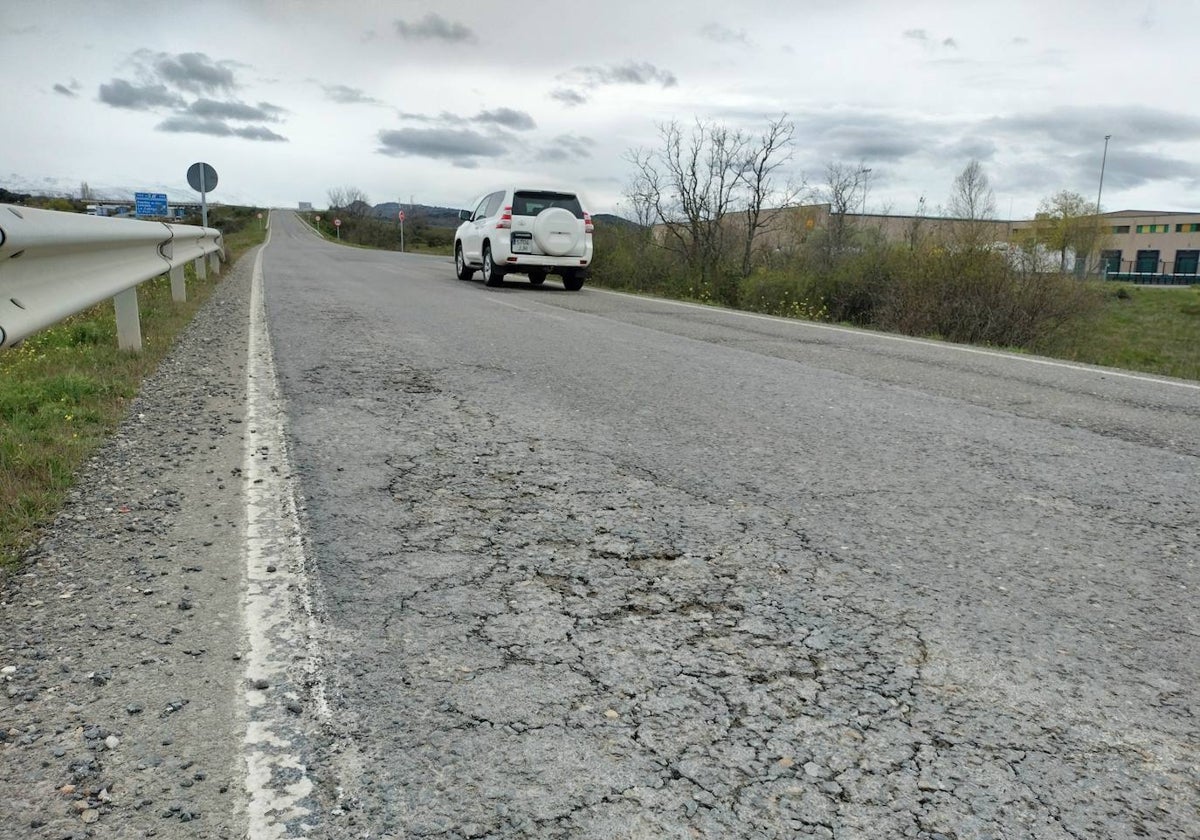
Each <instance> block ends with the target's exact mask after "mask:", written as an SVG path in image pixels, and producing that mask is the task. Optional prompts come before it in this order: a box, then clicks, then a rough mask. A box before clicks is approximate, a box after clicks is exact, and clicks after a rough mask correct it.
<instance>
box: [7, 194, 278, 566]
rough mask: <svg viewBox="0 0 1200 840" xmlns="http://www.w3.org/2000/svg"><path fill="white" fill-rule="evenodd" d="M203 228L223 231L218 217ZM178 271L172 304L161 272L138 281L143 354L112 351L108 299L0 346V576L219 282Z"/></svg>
mask: <svg viewBox="0 0 1200 840" xmlns="http://www.w3.org/2000/svg"><path fill="white" fill-rule="evenodd" d="M210 224H211V225H213V226H214V227H221V218H220V215H219V214H218V215H217V216H216V218H214V219H212V220H211V221H210ZM230 227H231V228H232V227H233V226H232V225H231V226H230ZM265 237H266V231H265V230H264V229H263V227H262V226H261V225H259V224H257V223H254V224H245V225H243V226H241V227H240V229H238V230H236V231H232V232H230V233H229V234H228V235H226V236H225V246H226V249H227V251H228V255H229V262H228V263H226V265H225V266H224V267H223V270H224V271H227V270H228V267H229V266H230V265H232V264H233V263H234V262H236V260H237V259H238V258H239V257H240V256H241V255H242V254H244V253H245V252H246V251H247V250H248V249H250V248H252V247H254V246H255V245H258V244H259V243H261V242H262V241H263V240H264V239H265ZM185 274H186V277H187V297H188V299H187V302H186V303H182V304H176V303H175V302H174V301H172V300H171V283H170V280H169V279H168V278H166V277H159V278H156V279H154V280H150V281H148V282H146V283H143V284H142V285H141V286H139V287H138V308H139V310H140V313H141V324H142V350H141V352H138V353H130V352H127V351H123V350H118V349H117V327H116V319H115V317H114V314H113V305H112V302H111V301H108V302H105V303H102V304H99V305H97V306H95V307H93V308H91V309H89V310H86V311H84V312H80V313H78V314H77V315H73V316H72V317H70V318H68V319H67V320H66V321H63V322H62V323H60V324H57V325H56V326H54V327H52V328H50V329H48V330H45V331H43V332H41V333H38V334H37V335H33V336H30V337H29V338H27V339H26V340H25V341H23V342H22V343H21V344H20V345H19V346H17V347H14V348H10V349H8V350H0V573H3V572H5V571H11V570H12V569H14V568H15V566H16V562H17V558H18V557H19V556H20V554H21V552H22V551H23V550H24V549H25V548H27V547H28V546H29V545H30V544H31V543H32V542H33V540H34V539H35V538H36V536H37V531H38V529H39V527H41V526H44V525H46V524H48V523H49V522H50V521H51V519H52V518H53V516H54V515H55V513H57V511H58V510H59V509H60V508H61V506H62V502H63V498H64V496H65V495H66V493H67V491H68V490H70V488H71V486H72V485H73V483H74V477H75V473H76V471H77V470H78V468H79V466H80V465H81V464H82V463H83V462H84V461H85V460H87V458H88V457H89V456H90V455H91V454H92V452H93V451H95V449H96V448H97V447H98V446H100V444H102V443H103V442H104V441H105V440H106V439H107V438H108V437H109V435H111V434H112V432H113V430H114V429H116V427H117V425H118V424H119V423H120V422H121V419H122V418H123V417H124V415H125V412H126V410H127V408H128V403H129V400H131V399H132V398H133V397H134V396H136V395H137V393H138V391H139V390H140V388H141V385H142V380H144V379H145V378H146V377H147V376H148V375H150V374H151V373H153V372H154V370H155V368H156V367H157V366H158V363H159V362H160V361H161V360H162V358H163V357H164V356H166V355H167V353H168V352H170V350H171V347H172V346H173V345H174V344H175V339H176V337H177V336H178V335H179V333H180V331H182V330H183V328H184V327H185V326H187V324H188V323H189V322H190V321H191V319H192V317H193V316H194V315H195V313H196V310H198V309H199V308H200V307H201V306H202V305H203V304H204V302H205V301H206V300H208V297H209V295H211V294H212V291H213V289H215V288H216V286H217V285H218V284H219V283H220V277H219V276H218V275H216V274H214V273H212V272H209V274H208V277H207V279H204V280H199V279H197V278H196V275H195V271H194V269H193V267H192V266H191V265H189V266H188V267H187V268H186V270H185Z"/></svg>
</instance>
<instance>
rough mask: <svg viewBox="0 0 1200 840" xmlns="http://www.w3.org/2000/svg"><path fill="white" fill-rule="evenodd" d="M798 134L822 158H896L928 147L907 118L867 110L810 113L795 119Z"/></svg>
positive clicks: (870, 159) (878, 159)
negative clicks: (806, 139) (806, 140)
mask: <svg viewBox="0 0 1200 840" xmlns="http://www.w3.org/2000/svg"><path fill="white" fill-rule="evenodd" d="M795 122H796V134H797V136H798V137H805V138H809V141H808V143H809V146H810V148H812V149H814V150H815V151H818V152H819V153H820V154H821V155H822V157H823V158H824V159H826V160H864V161H867V162H868V163H871V162H881V161H887V162H891V161H898V160H901V159H903V158H906V157H908V156H910V155H913V154H915V153H917V152H919V151H921V150H922V149H923V148H928V144H929V142H930V139H929V138H927V137H923V136H922V131H923V130H924V131H930V129H928V128H926V129H922V128H921V127H917V126H914V125H913V123H912V122H911V121H909V120H904V119H899V118H895V117H891V116H888V115H884V114H875V113H869V112H848V113H837V112H834V113H829V112H823V113H820V112H811V113H805V114H800V115H799V116H797V117H796V118H795Z"/></svg>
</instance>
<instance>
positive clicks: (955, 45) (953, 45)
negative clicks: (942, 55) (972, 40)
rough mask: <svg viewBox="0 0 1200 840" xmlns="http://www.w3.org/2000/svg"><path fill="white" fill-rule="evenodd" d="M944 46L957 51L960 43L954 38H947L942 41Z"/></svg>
mask: <svg viewBox="0 0 1200 840" xmlns="http://www.w3.org/2000/svg"><path fill="white" fill-rule="evenodd" d="M942 46H943V47H949V48H950V49H957V48H958V41H955V40H954V39H953V38H945V39H943V40H942Z"/></svg>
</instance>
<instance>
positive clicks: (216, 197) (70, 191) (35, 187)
mask: <svg viewBox="0 0 1200 840" xmlns="http://www.w3.org/2000/svg"><path fill="white" fill-rule="evenodd" d="M87 184H88V191H89V192H90V193H91V198H93V199H98V200H100V201H129V202H132V201H133V194H134V193H139V192H150V193H164V194H165V195H166V196H167V201H169V202H171V203H172V204H174V203H179V204H191V203H192V202H194V201H199V200H200V194H199V193H197V192H193V191H192V190H190V189H188V188H187V187H182V188H181V187H179V186H178V185H176V186H168V185H167V184H162V183H159V184H154V183H141V184H138V185H137V186H133V187H131V186H127V185H116V184H111V183H104V182H103V181H92V180H89V181H88V182H87ZM82 186H83V185H82V183H81V182H79V181H73V180H71V179H69V178H59V177H55V176H47V177H45V178H23V177H21V176H20V175H16V174H14V173H9V174H7V175H4V174H0V187H3V188H4V189H7V190H8V191H9V192H14V193H26V194H28V195H39V196H48V197H52V198H79V191H80V189H81V187H82ZM208 202H209V204H213V205H217V204H240V205H243V206H246V207H254V206H256V205H255V204H254V203H253V202H252V201H249V200H248V199H247V197H246V196H245V195H243V194H242V193H240V192H239V191H237V190H235V189H230V188H229V186H228V185H226V184H221V185H220V186H218V187H217V189H215V190H213V192H211V193H209V194H208Z"/></svg>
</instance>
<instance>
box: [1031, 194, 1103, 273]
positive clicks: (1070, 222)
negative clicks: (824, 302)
mask: <svg viewBox="0 0 1200 840" xmlns="http://www.w3.org/2000/svg"><path fill="white" fill-rule="evenodd" d="M1095 210H1096V206H1095V204H1094V203H1093V202H1090V201H1088V199H1086V198H1084V197H1083V196H1082V195H1080V194H1079V193H1077V192H1072V191H1071V190H1062V191H1060V192H1057V193H1055V194H1054V195H1052V196H1050V197H1049V198H1044V199H1042V201H1041V203H1040V204H1039V205H1038V212H1037V215H1036V216H1035V217H1034V224H1033V231H1034V232H1033V236H1034V240H1035V241H1036V242H1037V243H1038V244H1041V245H1043V246H1045V247H1046V248H1047V249H1049V250H1051V251H1056V252H1058V255H1059V271H1066V270H1067V254H1068V252H1073V253H1074V254H1075V258H1076V259H1077V260H1079V261H1081V262H1080V269H1079V270H1080V272H1081V273H1082V271H1083V269H1084V268H1085V267H1086V265H1087V263H1088V262H1089V261H1090V257H1091V255H1092V253H1093V252H1094V251H1096V250H1097V249H1098V248H1099V246H1100V245H1101V243H1102V240H1103V227H1102V224H1101V221H1102V220H1101V219H1100V217H1099V216H1097V215H1096V212H1095Z"/></svg>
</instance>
